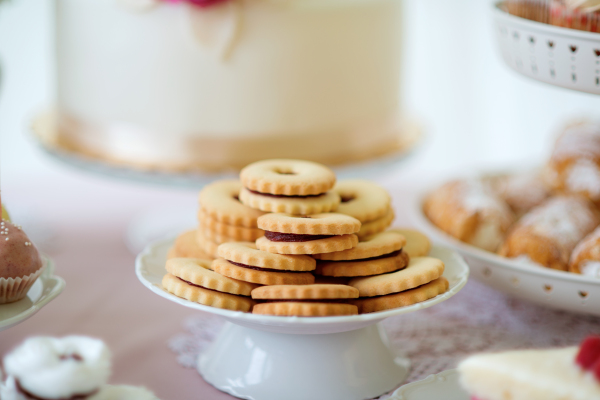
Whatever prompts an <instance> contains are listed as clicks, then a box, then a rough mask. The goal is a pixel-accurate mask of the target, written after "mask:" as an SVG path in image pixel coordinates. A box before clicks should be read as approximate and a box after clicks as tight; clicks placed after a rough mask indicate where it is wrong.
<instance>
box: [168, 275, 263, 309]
mask: <svg viewBox="0 0 600 400" xmlns="http://www.w3.org/2000/svg"><path fill="white" fill-rule="evenodd" d="M162 286H163V289H165V290H166V291H167V292H169V293H172V294H174V295H175V296H177V297H181V298H183V299H186V300H189V301H193V302H195V303H200V304H204V305H205V306H211V307H217V308H224V309H227V310H233V311H245V312H248V311H250V310H251V309H252V306H253V305H254V304H255V302H254V300H252V299H250V298H249V297H245V296H236V295H235V294H229V293H221V292H217V291H214V290H210V289H204V288H201V287H198V286H194V285H190V284H189V283H186V282H184V281H182V280H181V279H179V278H177V277H176V276H175V275H172V274H166V275H165V276H164V277H163V280H162Z"/></svg>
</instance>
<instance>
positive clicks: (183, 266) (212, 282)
mask: <svg viewBox="0 0 600 400" xmlns="http://www.w3.org/2000/svg"><path fill="white" fill-rule="evenodd" d="M212 262H213V261H212V260H201V259H193V258H173V259H171V260H168V261H167V265H166V269H167V272H168V273H167V274H166V275H165V276H164V277H163V281H162V285H163V288H164V289H165V290H166V291H167V292H169V293H172V294H174V295H175V296H178V297H182V298H184V299H186V300H189V301H193V302H196V303H200V304H204V305H207V306H212V307H218V308H225V309H228V310H234V311H246V312H248V311H250V310H251V309H252V306H253V305H254V302H253V301H252V299H250V297H249V296H250V293H251V292H252V290H253V289H254V288H256V287H257V285H255V284H252V283H248V282H244V281H240V280H236V279H231V278H229V277H227V276H224V275H222V274H219V273H217V272H214V271H213V270H212Z"/></svg>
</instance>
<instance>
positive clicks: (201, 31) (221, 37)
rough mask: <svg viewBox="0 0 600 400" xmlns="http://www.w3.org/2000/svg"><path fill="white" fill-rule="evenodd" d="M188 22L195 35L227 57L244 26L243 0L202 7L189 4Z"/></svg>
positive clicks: (220, 54)
mask: <svg viewBox="0 0 600 400" xmlns="http://www.w3.org/2000/svg"><path fill="white" fill-rule="evenodd" d="M188 9H189V10H188V14H189V18H188V22H189V24H190V29H191V31H192V32H193V35H194V37H195V38H196V40H197V41H198V43H200V44H201V45H203V46H205V47H206V48H207V49H215V51H216V52H217V55H218V57H220V58H222V59H226V58H228V57H229V55H230V54H231V52H232V51H233V47H234V45H235V43H236V41H237V39H238V36H239V35H240V33H241V32H240V31H241V28H242V18H243V14H242V0H228V1H226V2H224V3H220V4H217V5H215V6H211V7H206V8H200V7H195V6H193V5H188Z"/></svg>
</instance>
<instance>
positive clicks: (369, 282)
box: [348, 257, 444, 297]
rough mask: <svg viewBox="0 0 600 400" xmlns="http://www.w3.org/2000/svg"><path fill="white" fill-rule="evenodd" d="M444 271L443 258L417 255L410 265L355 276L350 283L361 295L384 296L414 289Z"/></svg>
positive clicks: (437, 276)
mask: <svg viewBox="0 0 600 400" xmlns="http://www.w3.org/2000/svg"><path fill="white" fill-rule="evenodd" d="M443 273H444V263H443V261H442V260H439V259H437V258H433V257H415V258H413V259H411V260H410V262H409V263H408V267H406V268H404V269H401V270H400V271H396V272H392V273H390V274H384V275H376V276H368V277H364V278H354V279H352V280H351V281H350V282H349V283H348V285H350V286H352V287H355V288H357V289H358V291H359V292H360V297H372V296H382V295H386V294H390V293H398V292H402V291H404V290H408V289H413V288H416V287H417V286H421V285H424V284H426V283H429V282H431V281H433V280H434V279H437V278H439V277H440V276H442V274H443Z"/></svg>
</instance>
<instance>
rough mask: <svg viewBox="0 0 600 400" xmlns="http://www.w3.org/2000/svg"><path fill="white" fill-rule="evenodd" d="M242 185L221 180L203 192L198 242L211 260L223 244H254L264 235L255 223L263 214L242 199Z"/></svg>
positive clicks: (215, 256)
mask: <svg viewBox="0 0 600 400" xmlns="http://www.w3.org/2000/svg"><path fill="white" fill-rule="evenodd" d="M241 189H242V184H241V183H240V182H239V181H236V180H225V181H218V182H214V183H211V184H210V185H207V186H205V187H204V189H202V191H201V192H200V197H199V203H200V208H199V210H198V230H197V231H196V238H195V240H196V242H197V243H198V245H199V247H200V248H201V249H202V250H203V251H204V252H205V253H207V254H209V255H210V256H211V258H217V257H218V252H217V248H218V247H219V245H220V244H221V243H227V242H236V241H255V240H256V239H258V238H259V237H261V236H262V235H263V234H264V233H263V231H262V230H260V229H258V226H257V222H256V220H257V219H258V217H260V216H261V215H263V214H264V212H262V211H260V210H256V209H253V208H250V207H247V206H245V205H243V204H242V203H241V202H240V200H239V193H240V190H241Z"/></svg>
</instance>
